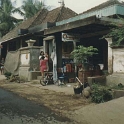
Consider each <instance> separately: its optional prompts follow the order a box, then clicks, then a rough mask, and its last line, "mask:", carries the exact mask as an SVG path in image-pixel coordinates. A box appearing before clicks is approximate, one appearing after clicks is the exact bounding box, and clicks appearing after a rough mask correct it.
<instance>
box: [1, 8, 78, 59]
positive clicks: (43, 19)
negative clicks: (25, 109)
mask: <svg viewBox="0 0 124 124" xmlns="http://www.w3.org/2000/svg"><path fill="white" fill-rule="evenodd" d="M75 15H77V14H76V13H75V12H74V11H72V10H70V9H69V8H67V7H64V6H61V7H58V8H56V9H53V10H51V11H48V10H46V9H42V10H40V11H39V12H38V13H37V14H36V15H35V16H33V17H32V18H30V19H27V20H24V21H23V22H22V23H21V24H20V25H18V26H17V27H15V28H14V29H13V30H11V31H10V32H9V33H7V34H6V35H5V36H3V37H2V38H1V39H0V42H2V45H3V49H2V51H1V54H2V57H4V58H5V57H6V54H7V52H8V51H15V50H18V49H19V48H21V47H26V46H27V44H26V43H25V41H26V40H28V39H33V40H36V43H35V44H34V45H35V46H42V45H43V42H42V39H43V37H44V36H43V34H44V29H47V28H49V27H52V26H54V25H55V22H57V21H62V20H64V19H68V18H70V17H73V16H75ZM37 32H38V33H37Z"/></svg>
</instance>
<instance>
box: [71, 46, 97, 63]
mask: <svg viewBox="0 0 124 124" xmlns="http://www.w3.org/2000/svg"><path fill="white" fill-rule="evenodd" d="M96 51H98V49H97V48H94V47H93V46H89V47H84V46H77V47H76V48H75V49H74V50H73V51H72V52H71V56H72V58H74V59H75V60H76V64H81V63H84V62H85V61H86V60H87V58H88V57H91V56H93V54H97V53H96Z"/></svg>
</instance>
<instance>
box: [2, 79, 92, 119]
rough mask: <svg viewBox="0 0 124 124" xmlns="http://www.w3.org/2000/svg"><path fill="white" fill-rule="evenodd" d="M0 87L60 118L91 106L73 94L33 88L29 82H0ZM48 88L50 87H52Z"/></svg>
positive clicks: (87, 101)
mask: <svg viewBox="0 0 124 124" xmlns="http://www.w3.org/2000/svg"><path fill="white" fill-rule="evenodd" d="M0 87H2V88H5V89H7V90H9V91H12V92H14V93H16V94H18V95H19V96H21V97H24V98H27V99H29V100H33V101H35V102H37V103H38V104H43V105H45V106H46V107H48V108H50V109H51V110H52V111H54V112H55V113H57V114H58V115H60V116H66V117H69V116H71V114H73V111H74V110H77V109H79V108H82V107H85V106H87V105H89V104H91V102H90V100H89V99H84V98H83V97H82V96H80V95H78V96H75V95H74V94H67V93H64V92H58V91H53V90H49V89H46V87H47V86H46V87H43V86H41V85H35V86H34V84H32V83H29V82H28V83H14V82H11V83H10V82H7V81H5V80H2V81H0ZM49 87H52V85H51V86H49ZM66 90H68V89H66Z"/></svg>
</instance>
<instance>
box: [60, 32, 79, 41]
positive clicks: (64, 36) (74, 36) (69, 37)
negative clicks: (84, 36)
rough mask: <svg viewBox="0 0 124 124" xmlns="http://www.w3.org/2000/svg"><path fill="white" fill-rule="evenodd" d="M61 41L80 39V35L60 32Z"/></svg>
mask: <svg viewBox="0 0 124 124" xmlns="http://www.w3.org/2000/svg"><path fill="white" fill-rule="evenodd" d="M62 41H64V42H69V41H75V42H79V41H80V35H78V34H68V33H62Z"/></svg>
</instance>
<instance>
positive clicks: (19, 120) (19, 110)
mask: <svg viewBox="0 0 124 124" xmlns="http://www.w3.org/2000/svg"><path fill="white" fill-rule="evenodd" d="M66 123H67V124H72V123H71V121H70V120H69V119H67V118H63V117H59V116H57V115H55V114H54V113H53V112H52V111H50V110H49V109H47V108H46V107H44V106H41V105H37V104H35V103H33V102H31V101H28V100H26V99H23V98H21V97H19V96H17V95H15V94H13V93H11V92H8V91H5V90H3V89H0V124H66Z"/></svg>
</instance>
